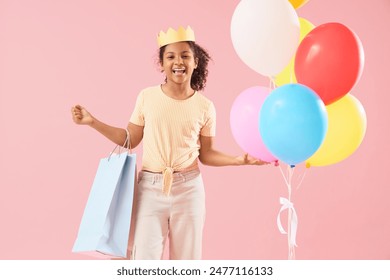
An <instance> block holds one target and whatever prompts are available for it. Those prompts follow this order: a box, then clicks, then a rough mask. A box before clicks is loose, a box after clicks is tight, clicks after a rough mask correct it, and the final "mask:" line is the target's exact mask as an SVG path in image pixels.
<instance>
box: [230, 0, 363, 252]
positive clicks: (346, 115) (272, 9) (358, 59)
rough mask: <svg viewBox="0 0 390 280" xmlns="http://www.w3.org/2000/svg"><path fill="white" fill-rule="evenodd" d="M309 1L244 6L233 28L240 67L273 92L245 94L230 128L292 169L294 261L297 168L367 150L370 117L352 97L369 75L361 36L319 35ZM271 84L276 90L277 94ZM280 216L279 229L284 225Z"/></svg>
mask: <svg viewBox="0 0 390 280" xmlns="http://www.w3.org/2000/svg"><path fill="white" fill-rule="evenodd" d="M306 2H308V0H241V1H240V2H239V4H238V5H237V7H236V9H235V11H234V13H233V16H232V21H231V39H232V43H233V47H234V49H235V51H236V53H237V54H238V56H239V57H240V59H241V60H242V61H243V62H244V63H245V64H246V65H247V66H249V67H250V68H251V69H253V70H254V71H256V72H257V73H259V74H261V75H263V76H267V77H269V78H270V81H271V83H270V86H269V87H263V86H256V87H251V88H248V89H246V90H244V91H243V92H242V93H241V94H240V95H239V96H237V98H236V99H235V101H234V103H233V105H232V108H231V113H230V125H231V130H232V133H233V137H234V138H235V140H236V142H237V143H238V145H239V146H240V147H241V148H242V149H243V150H245V151H246V152H247V153H249V154H250V155H252V156H254V157H258V158H261V159H262V160H265V161H269V162H275V163H276V164H275V165H277V163H278V162H279V161H280V162H284V163H286V164H287V166H288V168H289V169H288V172H287V175H286V176H285V174H284V173H283V172H282V174H283V177H284V179H285V182H286V184H287V187H288V190H289V197H288V199H285V198H281V203H282V208H281V211H282V210H285V209H289V232H288V234H289V258H293V257H294V249H293V248H294V246H296V242H295V236H296V232H295V231H296V228H297V218H296V213H295V209H294V208H293V205H292V203H291V181H292V180H291V179H292V178H291V177H292V174H293V168H294V167H295V165H296V164H299V163H302V162H306V167H309V166H324V165H330V164H334V163H337V162H340V161H342V160H344V159H345V158H347V157H348V156H350V155H351V154H352V153H353V152H354V151H355V150H356V149H357V148H358V147H359V145H360V144H361V142H362V140H363V137H364V135H365V131H366V125H367V121H366V114H365V111H364V108H363V106H362V104H361V103H360V102H359V100H358V99H357V98H356V97H354V96H352V95H351V93H350V92H351V90H352V89H353V87H354V86H355V84H356V83H357V82H358V80H359V78H360V76H361V75H362V70H363V65H364V52H363V47H362V44H361V42H360V40H359V38H358V37H357V35H356V34H355V33H354V32H353V31H352V30H350V29H349V28H348V27H346V26H345V25H343V24H341V23H336V22H331V23H325V24H322V25H319V26H317V27H315V26H314V25H313V24H312V23H311V22H309V21H308V20H306V19H304V18H300V17H298V15H297V13H296V10H295V9H296V8H298V7H300V6H302V5H303V4H305V3H306ZM271 84H273V87H272V88H271ZM279 218H280V213H279V216H278V226H279V229H280V230H281V232H282V233H285V232H284V230H283V229H282V228H281V225H280V220H279Z"/></svg>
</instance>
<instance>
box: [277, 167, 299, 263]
mask: <svg viewBox="0 0 390 280" xmlns="http://www.w3.org/2000/svg"><path fill="white" fill-rule="evenodd" d="M279 170H280V172H281V173H282V176H283V179H284V181H285V183H286V185H287V189H288V204H290V205H291V206H290V207H287V208H288V226H287V228H288V230H287V241H288V259H289V260H293V259H295V247H296V246H297V245H296V232H297V227H298V218H297V214H296V212H295V209H294V207H293V206H292V205H293V204H292V202H291V196H292V178H293V175H294V168H293V167H291V166H290V165H288V166H287V170H286V174H285V172H283V170H282V168H281V166H280V165H279ZM279 219H280V212H279V215H278V226H279V229H281V227H280V221H279ZM281 232H282V231H281ZM282 233H283V232H282Z"/></svg>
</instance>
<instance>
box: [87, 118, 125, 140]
mask: <svg viewBox="0 0 390 280" xmlns="http://www.w3.org/2000/svg"><path fill="white" fill-rule="evenodd" d="M90 127H92V128H94V129H96V130H97V131H98V132H100V133H101V134H103V135H104V136H105V137H107V138H108V139H109V140H111V141H112V142H114V143H115V144H117V145H123V144H124V142H125V141H126V130H125V129H123V128H118V127H114V126H110V125H108V124H105V123H103V122H101V121H99V120H98V119H96V118H93V121H92V123H91V124H90Z"/></svg>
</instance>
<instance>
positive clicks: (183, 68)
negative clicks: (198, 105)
mask: <svg viewBox="0 0 390 280" xmlns="http://www.w3.org/2000/svg"><path fill="white" fill-rule="evenodd" d="M197 61H198V60H197V59H196V58H195V57H194V53H193V51H192V49H191V48H190V45H189V44H188V43H186V42H177V43H173V44H169V45H167V46H166V47H165V51H164V55H163V60H162V61H161V70H162V71H164V72H165V75H166V76H167V82H168V83H169V82H174V83H176V84H183V83H188V84H189V85H190V84H191V76H192V73H193V72H194V69H196V67H197V66H198V65H197Z"/></svg>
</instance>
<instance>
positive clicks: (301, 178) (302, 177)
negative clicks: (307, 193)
mask: <svg viewBox="0 0 390 280" xmlns="http://www.w3.org/2000/svg"><path fill="white" fill-rule="evenodd" d="M306 171H307V168H305V171H304V172H303V174H301V176H300V181H299V184H298V186H297V189H299V187H300V186H301V185H302V182H303V179H305V175H306Z"/></svg>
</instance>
